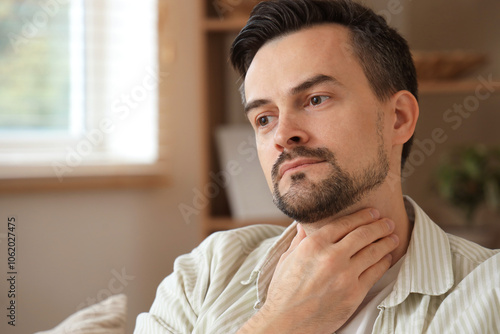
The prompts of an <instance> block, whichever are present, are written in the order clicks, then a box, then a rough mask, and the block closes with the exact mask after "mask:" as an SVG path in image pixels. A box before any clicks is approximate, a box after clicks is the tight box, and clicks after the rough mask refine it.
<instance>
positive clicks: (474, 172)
mask: <svg viewBox="0 0 500 334" xmlns="http://www.w3.org/2000/svg"><path fill="white" fill-rule="evenodd" d="M436 175H437V180H436V181H437V182H436V185H437V190H438V192H439V194H440V196H442V197H443V198H444V199H445V200H447V201H448V202H449V203H451V204H452V205H453V206H456V207H457V208H459V209H460V210H462V211H463V212H464V213H465V217H466V222H467V224H468V225H469V226H470V225H472V224H474V216H475V214H476V211H477V209H478V208H479V207H480V206H482V205H486V206H487V208H488V209H489V210H491V211H493V212H496V213H498V212H500V147H489V148H488V147H486V146H484V145H475V146H464V147H459V148H457V149H455V150H453V151H452V152H450V154H448V155H445V156H444V157H443V160H442V162H441V164H440V165H439V167H438V170H437V173H436Z"/></svg>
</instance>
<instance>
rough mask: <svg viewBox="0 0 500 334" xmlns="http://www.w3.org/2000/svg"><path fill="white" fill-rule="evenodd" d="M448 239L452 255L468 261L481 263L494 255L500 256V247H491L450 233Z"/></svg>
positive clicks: (476, 263)
mask: <svg viewBox="0 0 500 334" xmlns="http://www.w3.org/2000/svg"><path fill="white" fill-rule="evenodd" d="M448 239H449V241H450V251H451V254H452V256H454V257H457V258H461V259H463V261H467V262H468V263H471V264H475V265H479V264H481V263H483V262H485V261H486V260H488V259H490V258H492V257H496V258H499V257H500V249H489V248H486V247H483V246H481V245H479V244H477V243H475V242H472V241H470V240H467V239H464V238H462V237H458V236H456V235H452V234H448Z"/></svg>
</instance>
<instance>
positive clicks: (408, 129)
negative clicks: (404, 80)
mask: <svg viewBox="0 0 500 334" xmlns="http://www.w3.org/2000/svg"><path fill="white" fill-rule="evenodd" d="M391 99H392V101H393V103H392V106H393V112H394V114H393V120H394V121H393V128H392V132H393V136H392V144H393V145H397V144H401V145H402V144H404V143H406V142H407V141H408V139H410V137H411V136H412V135H413V133H414V132H415V127H416V125H417V119H418V114H419V107H418V102H417V99H416V98H415V96H413V94H412V93H410V92H409V91H407V90H402V91H399V92H397V93H396V94H394V95H393V96H392V98H391Z"/></svg>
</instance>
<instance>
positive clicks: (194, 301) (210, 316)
mask: <svg viewBox="0 0 500 334" xmlns="http://www.w3.org/2000/svg"><path fill="white" fill-rule="evenodd" d="M406 202H407V203H409V204H410V205H409V206H408V207H410V210H408V209H407V211H408V212H409V216H414V227H413V232H412V236H411V240H410V243H409V246H408V249H407V252H406V255H405V257H404V259H403V263H402V265H401V269H400V271H399V274H398V276H397V279H396V282H395V284H394V287H393V289H392V291H391V292H390V293H389V295H388V296H387V297H386V298H385V299H384V300H383V301H382V302H381V303H380V304H379V306H378V309H379V314H378V317H377V318H376V320H375V324H374V326H373V333H405V334H412V333H439V334H446V333H449V334H456V333H468V334H470V333H478V334H479V333H481V334H484V333H500V250H490V249H486V248H483V247H481V246H479V245H476V244H474V243H472V242H470V241H467V240H464V239H461V238H459V237H456V236H452V235H448V234H446V233H445V232H444V231H442V230H441V229H440V228H439V227H438V226H437V225H436V224H435V223H434V222H432V220H431V219H430V218H429V217H428V216H427V215H426V214H425V213H424V212H423V210H422V209H421V208H420V207H418V206H417V204H416V203H415V202H413V200H411V199H410V198H408V197H406ZM410 218H412V217H410ZM295 225H296V223H293V224H291V226H290V227H288V228H286V229H284V228H283V227H279V226H271V225H254V226H249V227H244V228H240V229H235V230H230V231H225V232H219V233H215V234H213V235H211V236H210V237H208V238H207V239H206V240H205V241H203V242H202V243H201V244H200V246H198V247H197V248H196V249H194V250H193V251H192V252H191V253H190V254H186V255H183V256H180V257H179V258H178V259H177V260H176V261H175V264H174V272H173V273H172V274H171V275H169V276H168V277H167V278H165V279H164V281H163V282H162V283H161V284H160V285H159V287H158V290H157V295H156V298H155V301H154V303H153V305H152V307H151V310H150V312H149V313H142V314H140V315H139V316H138V318H137V323H136V328H135V332H134V333H136V334H139V333H198V334H200V333H203V334H207V333H224V334H226V333H235V332H236V331H237V330H238V329H239V328H240V327H241V326H242V325H243V324H244V323H245V322H246V321H247V320H248V319H249V318H250V317H252V316H253V315H254V314H255V313H256V312H257V311H258V310H259V308H260V307H261V306H262V305H263V303H264V302H265V298H266V291H267V288H268V285H269V282H270V280H271V277H272V275H273V272H274V268H275V267H276V265H277V263H278V260H279V257H280V256H281V254H282V253H283V252H284V251H285V250H286V249H287V248H288V246H289V245H290V243H291V240H292V239H293V237H294V236H295V233H296V226H295Z"/></svg>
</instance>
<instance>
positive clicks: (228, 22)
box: [198, 0, 500, 237]
mask: <svg viewBox="0 0 500 334" xmlns="http://www.w3.org/2000/svg"><path fill="white" fill-rule="evenodd" d="M198 1H201V5H202V6H203V8H204V9H205V10H204V11H202V12H203V17H202V18H201V24H200V27H201V29H202V31H201V34H202V36H203V38H202V40H203V48H202V50H203V54H202V56H201V59H202V60H203V62H204V63H203V66H202V68H203V70H204V72H203V73H202V77H203V79H202V80H203V81H202V94H203V101H204V104H203V105H204V106H205V108H204V110H202V117H203V124H204V128H203V133H202V136H203V138H204V139H205V140H204V143H203V144H204V148H203V154H204V156H203V161H204V166H203V179H202V180H203V181H202V182H203V183H202V187H203V186H205V185H208V184H210V183H211V182H213V181H212V180H211V179H210V177H209V173H210V172H213V173H217V172H218V171H219V170H220V166H219V162H218V153H217V147H216V145H215V138H214V131H215V129H216V128H217V127H218V126H221V125H227V124H231V123H233V122H234V119H238V117H240V116H238V115H237V114H238V113H239V112H240V111H241V114H243V111H242V107H241V109H240V110H229V109H231V108H230V107H228V106H227V96H228V94H229V95H231V94H232V95H238V94H239V93H238V87H237V84H236V83H235V82H228V81H229V79H228V77H231V75H228V74H232V71H233V70H232V69H231V68H230V65H229V61H228V57H229V46H230V42H231V41H232V39H233V38H234V37H235V36H236V34H237V33H238V31H239V30H241V28H242V27H243V26H244V25H245V23H246V20H247V18H246V17H231V16H227V17H224V18H222V19H221V18H220V17H219V16H218V15H217V13H216V11H215V9H214V7H213V3H212V1H208V0H198ZM233 77H234V74H233ZM477 86H478V81H477V80H474V79H468V80H464V81H434V82H421V83H420V87H419V89H420V96H421V97H425V96H428V95H440V94H473V93H474V92H475V89H476V87H477ZM495 87H496V88H498V89H497V93H498V92H499V91H500V82H499V83H496V84H495ZM237 99H239V96H238V97H237ZM235 114H236V116H235ZM290 222H291V221H290V220H265V221H256V220H252V221H237V220H235V219H233V218H232V217H231V214H230V209H229V204H228V200H227V195H226V192H225V190H224V189H220V191H219V192H218V194H217V195H216V196H213V197H211V198H208V204H207V205H205V207H204V209H203V212H202V237H206V236H207V235H209V234H211V233H213V232H216V231H220V230H227V229H232V228H236V227H241V226H247V225H252V224H259V223H265V224H276V225H282V226H287V225H288V224H290Z"/></svg>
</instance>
